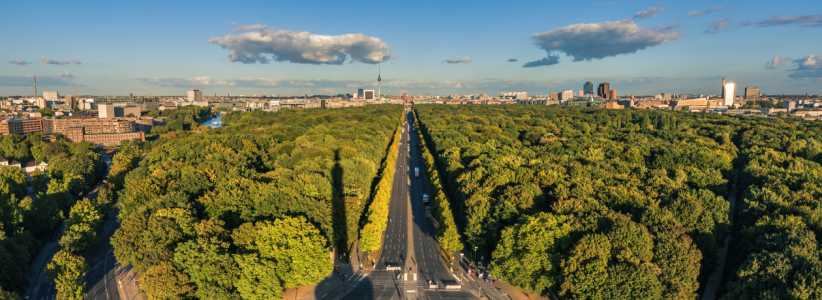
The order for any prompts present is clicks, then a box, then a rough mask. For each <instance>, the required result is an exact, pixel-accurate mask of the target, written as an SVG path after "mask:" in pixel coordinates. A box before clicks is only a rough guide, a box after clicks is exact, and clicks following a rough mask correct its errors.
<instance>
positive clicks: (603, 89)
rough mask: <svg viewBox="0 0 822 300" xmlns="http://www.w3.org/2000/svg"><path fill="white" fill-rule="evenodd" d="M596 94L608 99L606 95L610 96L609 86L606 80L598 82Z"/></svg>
mask: <svg viewBox="0 0 822 300" xmlns="http://www.w3.org/2000/svg"><path fill="white" fill-rule="evenodd" d="M597 95H599V96H600V97H602V98H604V99H610V98H608V97H609V96H611V86H610V84H608V82H607V81H606V82H603V83H600V84H599V88H598V89H597Z"/></svg>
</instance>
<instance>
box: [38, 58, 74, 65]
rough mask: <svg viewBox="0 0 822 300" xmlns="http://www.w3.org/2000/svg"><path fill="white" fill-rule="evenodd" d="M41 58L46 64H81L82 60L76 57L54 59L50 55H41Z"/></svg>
mask: <svg viewBox="0 0 822 300" xmlns="http://www.w3.org/2000/svg"><path fill="white" fill-rule="evenodd" d="M40 60H41V61H43V63H44V64H50V65H67V64H75V65H79V64H81V63H80V61H79V60H76V59H72V60H71V61H67V60H53V59H51V58H49V57H48V56H40Z"/></svg>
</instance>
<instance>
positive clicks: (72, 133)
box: [66, 127, 146, 146]
mask: <svg viewBox="0 0 822 300" xmlns="http://www.w3.org/2000/svg"><path fill="white" fill-rule="evenodd" d="M66 137H67V138H68V140H69V141H71V142H81V141H86V142H89V143H92V144H95V145H98V146H115V145H119V144H120V142H122V141H124V140H133V139H139V140H141V141H143V142H145V141H146V133H145V132H142V131H136V132H125V133H103V134H85V129H84V128H83V127H73V128H69V129H68V130H66Z"/></svg>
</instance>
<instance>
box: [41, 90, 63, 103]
mask: <svg viewBox="0 0 822 300" xmlns="http://www.w3.org/2000/svg"><path fill="white" fill-rule="evenodd" d="M43 98H44V99H46V100H49V101H57V100H60V93H58V92H54V91H52V92H48V91H44V92H43Z"/></svg>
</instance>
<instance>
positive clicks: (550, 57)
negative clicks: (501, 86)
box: [522, 55, 559, 68]
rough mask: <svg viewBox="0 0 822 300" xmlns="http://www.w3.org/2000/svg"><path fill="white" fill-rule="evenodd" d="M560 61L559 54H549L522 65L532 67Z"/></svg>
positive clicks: (554, 63)
mask: <svg viewBox="0 0 822 300" xmlns="http://www.w3.org/2000/svg"><path fill="white" fill-rule="evenodd" d="M558 63H559V55H548V56H546V57H543V58H542V59H540V60H535V61H529V62H527V63H525V64H524V65H522V67H523V68H532V67H539V66H550V65H556V64H558Z"/></svg>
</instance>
